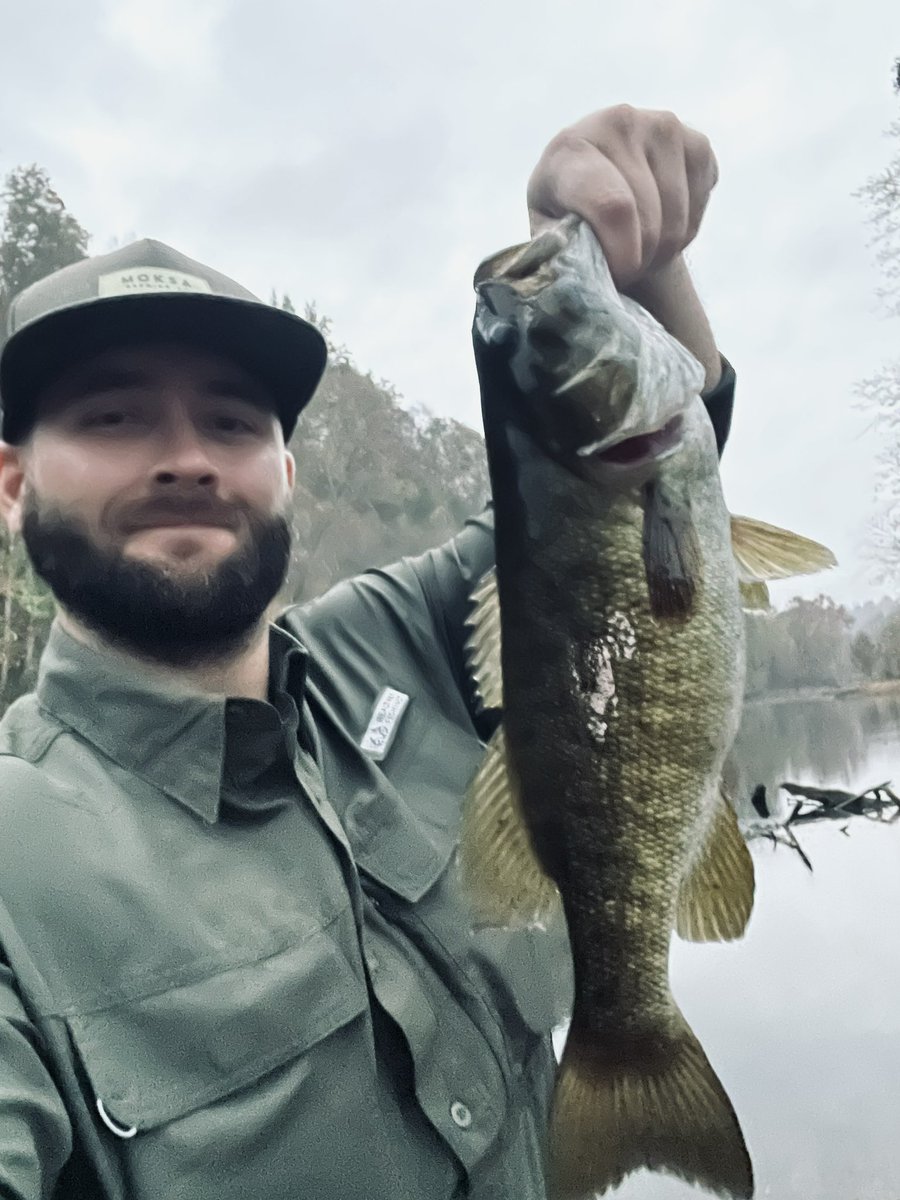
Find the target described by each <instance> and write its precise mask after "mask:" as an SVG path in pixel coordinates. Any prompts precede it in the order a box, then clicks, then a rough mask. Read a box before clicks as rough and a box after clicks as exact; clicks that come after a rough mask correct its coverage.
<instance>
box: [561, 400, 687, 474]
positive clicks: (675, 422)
mask: <svg viewBox="0 0 900 1200" xmlns="http://www.w3.org/2000/svg"><path fill="white" fill-rule="evenodd" d="M683 433H684V417H683V415H682V414H681V413H676V414H675V416H674V417H672V418H671V419H670V420H669V421H667V422H666V423H665V425H663V426H662V427H661V428H660V429H654V430H651V431H650V432H649V433H639V434H636V435H634V436H632V437H627V438H622V439H621V441H618V442H614V443H613V445H611V446H610V445H609V444H608V443H607V444H605V445H604V442H594V443H593V444H592V445H589V446H581V447H579V449H578V451H577V453H578V456H579V457H580V458H582V459H587V460H588V461H589V462H591V463H592V464H593V463H608V464H609V465H611V466H614V467H642V466H645V465H646V464H647V463H651V462H656V461H657V460H659V459H661V458H668V456H669V455H670V454H674V452H675V451H676V450H677V449H678V448H679V446H680V445H681V443H682V440H683ZM604 441H605V439H604ZM601 447H602V449H601Z"/></svg>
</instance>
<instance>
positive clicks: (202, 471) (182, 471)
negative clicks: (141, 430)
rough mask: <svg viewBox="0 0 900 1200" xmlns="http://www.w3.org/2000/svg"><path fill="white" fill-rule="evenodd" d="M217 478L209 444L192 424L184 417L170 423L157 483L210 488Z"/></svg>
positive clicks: (165, 432) (167, 428)
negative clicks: (185, 484)
mask: <svg viewBox="0 0 900 1200" xmlns="http://www.w3.org/2000/svg"><path fill="white" fill-rule="evenodd" d="M218 475H219V472H218V470H217V468H216V466H215V463H214V462H213V460H212V458H211V456H210V453H209V448H208V446H207V444H206V441H205V439H204V438H203V436H202V434H201V433H200V432H199V431H198V430H197V428H196V426H195V425H194V424H193V422H192V421H191V420H189V419H187V418H185V417H180V418H175V419H173V420H170V421H167V422H166V426H165V428H164V430H163V434H162V451H161V454H160V457H159V461H158V462H157V465H156V468H155V470H154V477H155V479H156V481H157V483H162V484H170V485H171V484H175V483H182V484H184V483H187V484H191V485H196V486H198V487H210V486H211V485H212V484H214V483H215V482H216V480H217V479H218Z"/></svg>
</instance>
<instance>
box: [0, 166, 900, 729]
mask: <svg viewBox="0 0 900 1200" xmlns="http://www.w3.org/2000/svg"><path fill="white" fill-rule="evenodd" d="M0 213H2V224H0V317H4V316H5V310H6V307H7V305H8V303H9V299H10V297H11V296H12V295H13V294H15V292H16V291H18V290H19V289H20V288H22V287H25V286H27V285H28V284H29V283H32V282H34V281H36V280H37V279H40V278H41V277H43V276H44V275H46V274H47V273H48V272H50V271H53V270H56V269H57V268H59V267H62V266H65V265H67V264H68V263H71V262H74V261H76V260H78V259H79V258H82V257H84V255H85V253H86V251H87V245H88V241H89V235H88V233H87V231H86V230H85V229H84V228H83V227H82V226H81V225H80V224H79V223H78V222H77V221H76V220H75V218H74V217H73V216H72V215H71V214H70V213H69V212H67V210H66V208H65V206H64V204H63V202H62V200H61V199H60V198H59V197H58V196H57V195H56V193H55V192H54V191H53V189H52V188H51V186H50V181H49V179H48V177H47V174H46V172H44V171H43V170H41V169H40V168H38V167H36V166H30V167H24V168H19V169H18V170H15V171H13V172H11V174H10V175H9V176H8V177H7V179H6V181H5V186H4V188H3V190H2V192H0ZM272 302H273V303H280V305H281V306H282V307H285V308H288V309H291V310H292V305H291V301H290V298H289V297H287V296H282V297H281V298H280V300H279V299H278V298H277V297H275V296H274V295H273V296H272ZM305 316H306V317H307V318H308V319H309V320H311V321H313V322H314V323H315V324H316V325H317V326H318V327H319V329H320V330H321V331H322V333H323V334H324V336H325V338H326V341H327V342H328V347H329V361H328V367H327V370H326V373H325V377H324V379H323V381H322V384H321V386H320V388H319V391H318V393H317V395H316V398H315V399H314V400H313V402H312V404H311V405H310V407H309V408H308V409H307V411H306V412H305V413H304V415H303V417H302V419H301V420H300V422H299V423H298V429H297V431H296V433H295V435H294V437H293V439H292V442H291V449H292V450H293V452H294V454H295V455H296V458H297V464H298V471H297V484H296V489H295V496H294V509H293V518H292V523H293V527H294V555H293V560H292V563H291V568H290V572H289V576H288V581H287V584H286V586H285V589H284V592H283V595H282V600H283V603H284V604H290V603H296V602H302V601H304V600H307V599H309V598H311V597H313V596H315V595H318V594H320V593H321V592H323V591H324V590H325V589H326V588H328V587H329V586H330V585H331V584H333V583H335V582H337V581H338V580H339V579H342V578H345V577H346V576H348V575H351V574H353V573H355V572H357V571H360V570H363V569H364V568H366V567H368V566H373V565H379V564H381V563H385V562H390V561H392V560H394V559H396V558H398V557H400V556H401V555H404V554H415V553H419V552H421V551H422V550H424V549H427V548H428V547H429V546H434V545H438V544H439V543H440V542H442V541H443V540H445V539H446V538H448V537H450V536H452V534H453V533H454V532H456V531H457V530H458V529H459V527H460V526H461V524H462V523H463V521H464V520H465V518H466V517H467V516H469V515H470V514H472V513H474V512H477V511H478V510H479V509H480V507H481V506H482V504H483V503H484V501H485V499H486V497H487V494H488V479H487V468H486V463H485V456H484V444H483V442H482V439H481V437H480V435H479V434H477V433H476V432H475V431H474V430H472V429H470V428H468V427H467V426H465V425H462V424H460V423H459V422H458V421H454V420H450V419H447V418H441V417H434V416H431V415H429V414H427V413H424V412H421V411H419V412H411V411H409V410H408V409H407V408H405V407H404V406H403V405H402V404H401V403H400V398H399V397H398V395H397V393H396V392H395V390H394V389H393V388H392V387H391V386H390V385H389V384H387V383H385V382H384V381H382V380H377V379H375V378H374V377H373V376H372V375H371V374H370V373H366V372H363V371H361V370H359V369H358V368H357V367H356V366H355V365H354V363H353V361H352V358H351V356H350V354H349V353H348V351H347V349H346V347H344V346H341V345H337V344H335V342H334V340H333V337H332V330H331V326H330V323H329V321H328V320H327V318H324V317H321V316H320V315H319V314H318V313H317V312H316V310H315V308H314V307H312V306H308V307H307V310H306V312H305ZM52 614H53V605H52V601H51V598H50V596H49V595H48V593H47V590H46V589H45V588H44V586H43V585H42V584H41V583H40V581H39V580H37V579H36V578H35V576H34V575H33V573H32V571H31V568H30V566H29V564H28V561H27V558H26V556H25V553H24V550H23V548H22V544H21V542H20V541H19V540H18V539H13V540H11V539H9V538H8V537H7V536H6V533H5V527H3V526H2V522H0V712H2V711H3V710H4V709H5V708H6V706H7V705H8V704H9V703H10V702H11V701H12V700H13V699H14V698H15V697H16V696H18V695H20V694H21V693H22V692H23V691H25V690H27V689H28V688H30V687H32V686H33V684H34V680H35V675H36V670H37V663H38V659H39V657H40V652H41V649H42V647H43V645H44V642H45V639H46V636H47V631H48V629H49V625H50V621H51V620H52ZM747 629H748V664H747V665H748V672H747V692H748V695H750V696H761V695H765V694H767V693H769V692H772V691H784V690H793V689H796V688H803V687H830V686H843V685H845V684H850V683H853V682H856V681H858V680H860V679H885V678H890V679H896V678H898V677H900V605H892V604H891V603H889V602H887V603H886V604H882V606H881V607H880V608H877V609H876V608H874V607H873V606H868V610H859V611H858V612H853V613H851V612H850V611H848V610H847V609H846V608H843V607H841V606H840V605H838V604H835V603H834V601H832V600H831V599H829V598H828V597H827V596H819V597H818V598H817V599H815V600H803V599H796V600H794V601H793V602H792V604H791V605H790V606H789V607H788V608H787V609H786V610H784V611H782V612H778V613H772V614H763V615H752V616H748V619H747Z"/></svg>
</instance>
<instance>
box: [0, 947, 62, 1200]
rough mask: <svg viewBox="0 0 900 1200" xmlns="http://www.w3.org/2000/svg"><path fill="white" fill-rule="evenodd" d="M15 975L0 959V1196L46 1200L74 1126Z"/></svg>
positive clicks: (6, 1199) (9, 1199)
mask: <svg viewBox="0 0 900 1200" xmlns="http://www.w3.org/2000/svg"><path fill="white" fill-rule="evenodd" d="M37 1046H38V1037H37V1035H36V1033H35V1031H34V1028H33V1026H32V1024H31V1022H30V1021H29V1020H28V1017H27V1015H26V1013H25V1010H24V1009H23V1007H22V1004H21V1001H20V1000H19V996H18V993H17V992H16V989H15V985H14V981H13V975H12V972H11V971H10V969H9V967H8V966H6V965H5V963H4V962H3V961H2V959H0V1200H49V1197H50V1196H52V1195H53V1191H54V1188H55V1186H56V1181H57V1179H58V1178H59V1175H60V1172H61V1171H62V1169H63V1166H64V1165H65V1163H66V1160H67V1159H68V1157H69V1155H70V1154H71V1152H72V1129H71V1125H70V1123H69V1118H68V1116H67V1114H66V1110H65V1108H64V1107H63V1103H62V1100H61V1099H60V1096H59V1092H58V1091H57V1090H56V1087H55V1085H54V1083H53V1080H52V1078H51V1077H50V1074H49V1072H48V1071H47V1068H46V1067H45V1065H44V1063H43V1060H42V1059H41V1056H40V1054H39V1052H38V1049H37Z"/></svg>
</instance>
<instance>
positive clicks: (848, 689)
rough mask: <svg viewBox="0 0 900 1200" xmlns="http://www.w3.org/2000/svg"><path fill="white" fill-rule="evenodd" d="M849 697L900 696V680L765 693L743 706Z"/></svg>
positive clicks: (865, 681) (881, 680)
mask: <svg viewBox="0 0 900 1200" xmlns="http://www.w3.org/2000/svg"><path fill="white" fill-rule="evenodd" d="M850 696H869V697H877V696H900V679H866V680H863V681H862V682H860V683H848V684H844V685H843V686H841V687H807V688H793V689H792V690H790V691H780V692H766V693H765V695H762V696H747V697H745V699H744V704H745V706H748V705H751V704H794V703H797V702H798V701H804V700H844V699H846V698H847V697H850Z"/></svg>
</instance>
